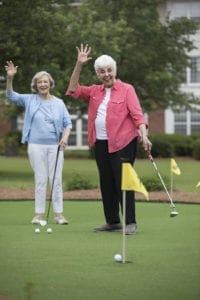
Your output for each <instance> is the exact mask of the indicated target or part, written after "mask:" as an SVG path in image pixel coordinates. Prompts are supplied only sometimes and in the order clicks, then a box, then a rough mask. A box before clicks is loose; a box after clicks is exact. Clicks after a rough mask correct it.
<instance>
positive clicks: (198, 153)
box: [192, 139, 200, 160]
mask: <svg viewBox="0 0 200 300" xmlns="http://www.w3.org/2000/svg"><path fill="white" fill-rule="evenodd" d="M192 155H193V157H194V158H195V159H198V160H200V139H197V140H195V141H194V142H193V151H192Z"/></svg>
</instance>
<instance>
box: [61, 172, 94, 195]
mask: <svg viewBox="0 0 200 300" xmlns="http://www.w3.org/2000/svg"><path fill="white" fill-rule="evenodd" d="M93 188H96V187H95V186H93V185H92V184H91V182H90V181H89V180H88V179H86V178H84V177H83V176H81V175H80V174H73V175H72V177H71V179H70V180H69V181H68V183H67V184H66V188H65V189H66V190H67V191H73V190H90V189H93Z"/></svg>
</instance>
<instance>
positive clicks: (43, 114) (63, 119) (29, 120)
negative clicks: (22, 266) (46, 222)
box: [5, 61, 72, 224]
mask: <svg viewBox="0 0 200 300" xmlns="http://www.w3.org/2000/svg"><path fill="white" fill-rule="evenodd" d="M5 70H6V73H7V83H6V96H7V98H8V99H9V100H10V101H11V102H13V103H15V104H17V105H21V106H24V107H25V116H24V127H23V133H22V143H26V142H27V143H28V156H29V160H30V164H31V166H32V168H33V171H34V177H35V216H34V218H33V220H32V223H33V224H40V222H41V221H42V219H43V215H44V213H45V203H46V201H45V200H46V190H47V184H48V180H49V182H50V185H51V186H52V180H53V173H54V168H55V162H56V156H57V150H58V146H59V149H60V151H59V155H58V161H57V168H56V174H55V181H54V186H53V192H52V203H53V210H54V214H55V223H57V224H68V221H67V220H66V219H65V217H64V216H63V191H62V168H63V162H64V158H63V150H64V148H65V147H66V145H67V143H68V138H69V135H70V131H71V128H72V123H71V119H70V116H69V113H68V111H67V109H66V107H65V105H64V103H63V101H62V100H61V99H59V98H57V97H55V96H53V95H52V94H51V90H52V89H53V88H54V80H53V78H52V77H51V75H50V74H49V73H47V72H45V71H41V72H38V73H37V74H35V76H34V77H33V79H32V82H31V89H32V91H33V92H34V93H32V94H19V93H17V92H15V91H13V86H12V81H13V78H14V76H15V75H16V73H17V66H15V65H14V64H13V62H12V61H7V62H6V66H5Z"/></svg>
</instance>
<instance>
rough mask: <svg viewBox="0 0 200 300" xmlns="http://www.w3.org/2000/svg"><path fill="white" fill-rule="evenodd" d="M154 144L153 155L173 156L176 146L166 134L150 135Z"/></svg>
mask: <svg viewBox="0 0 200 300" xmlns="http://www.w3.org/2000/svg"><path fill="white" fill-rule="evenodd" d="M150 140H151V142H152V144H153V146H152V155H153V157H173V156H174V148H173V145H172V143H170V142H169V140H168V139H167V138H166V135H155V136H152V137H150Z"/></svg>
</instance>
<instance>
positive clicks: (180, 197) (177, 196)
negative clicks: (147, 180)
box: [0, 188, 200, 203]
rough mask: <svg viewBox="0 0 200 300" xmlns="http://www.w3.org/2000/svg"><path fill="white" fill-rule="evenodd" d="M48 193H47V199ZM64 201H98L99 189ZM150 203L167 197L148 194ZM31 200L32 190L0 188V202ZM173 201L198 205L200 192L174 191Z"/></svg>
mask: <svg viewBox="0 0 200 300" xmlns="http://www.w3.org/2000/svg"><path fill="white" fill-rule="evenodd" d="M49 196H50V192H49V191H48V192H47V198H48V197H49ZM63 196H64V200H78V199H79V200H80V199H82V200H92V199H93V200H99V199H101V194H100V191H99V189H95V190H75V191H67V192H64V193H63ZM149 198H150V201H153V202H157V201H158V202H168V201H169V199H168V196H167V194H166V193H165V192H149ZM19 199H23V200H33V199H34V189H17V188H9V189H8V188H0V200H19ZM172 199H173V201H174V202H175V203H176V202H177V203H178V202H180V203H200V192H191V193H186V192H180V191H176V192H174V193H173V195H172ZM136 200H137V201H146V200H145V198H144V196H143V195H142V194H139V193H136Z"/></svg>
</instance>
